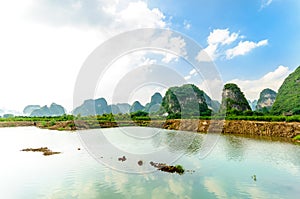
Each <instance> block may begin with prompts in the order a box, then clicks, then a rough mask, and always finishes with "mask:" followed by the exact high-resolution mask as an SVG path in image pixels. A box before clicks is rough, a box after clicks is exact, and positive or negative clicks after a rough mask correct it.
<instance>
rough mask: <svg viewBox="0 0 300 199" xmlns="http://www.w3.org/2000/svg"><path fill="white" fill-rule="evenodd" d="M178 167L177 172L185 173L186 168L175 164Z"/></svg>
mask: <svg viewBox="0 0 300 199" xmlns="http://www.w3.org/2000/svg"><path fill="white" fill-rule="evenodd" d="M175 168H176V172H177V173H179V174H183V173H184V169H183V167H182V166H181V165H176V166H175Z"/></svg>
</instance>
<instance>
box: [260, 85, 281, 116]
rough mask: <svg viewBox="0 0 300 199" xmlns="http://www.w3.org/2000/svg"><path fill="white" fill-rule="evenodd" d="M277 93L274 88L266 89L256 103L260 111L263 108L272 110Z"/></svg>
mask: <svg viewBox="0 0 300 199" xmlns="http://www.w3.org/2000/svg"><path fill="white" fill-rule="evenodd" d="M276 95H277V93H276V92H275V91H273V90H272V89H269V88H266V89H264V90H263V91H262V92H261V93H260V95H259V99H258V102H257V105H256V110H258V111H260V110H262V109H266V110H270V109H271V108H272V106H273V104H274V102H275V98H276Z"/></svg>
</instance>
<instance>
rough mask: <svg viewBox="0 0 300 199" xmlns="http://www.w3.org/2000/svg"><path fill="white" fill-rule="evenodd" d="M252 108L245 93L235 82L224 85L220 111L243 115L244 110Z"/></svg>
mask: <svg viewBox="0 0 300 199" xmlns="http://www.w3.org/2000/svg"><path fill="white" fill-rule="evenodd" d="M247 110H251V107H250V106H249V103H248V101H247V100H246V98H245V95H244V93H243V92H242V91H241V90H240V88H239V87H238V86H237V85H236V84H233V83H228V84H225V85H224V88H223V93H222V103H221V108H220V113H226V114H229V115H241V114H242V112H243V111H247Z"/></svg>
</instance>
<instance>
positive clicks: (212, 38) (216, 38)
mask: <svg viewBox="0 0 300 199" xmlns="http://www.w3.org/2000/svg"><path fill="white" fill-rule="evenodd" d="M238 36H239V34H238V33H235V32H234V33H231V34H230V32H229V30H228V28H227V29H214V30H213V31H212V32H210V34H209V36H208V38H207V43H208V45H211V44H222V45H225V44H227V45H228V44H231V43H232V42H234V41H235V40H236V39H237V38H238Z"/></svg>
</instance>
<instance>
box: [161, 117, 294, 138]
mask: <svg viewBox="0 0 300 199" xmlns="http://www.w3.org/2000/svg"><path fill="white" fill-rule="evenodd" d="M163 128H165V129H174V130H185V131H194V132H204V133H207V132H210V133H213V132H222V133H224V134H244V135H252V136H270V137H284V138H293V137H295V136H296V135H298V134H300V123H299V122H262V121H244V120H229V121H220V120H182V121H180V120H169V121H166V122H165V125H164V126H163Z"/></svg>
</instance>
